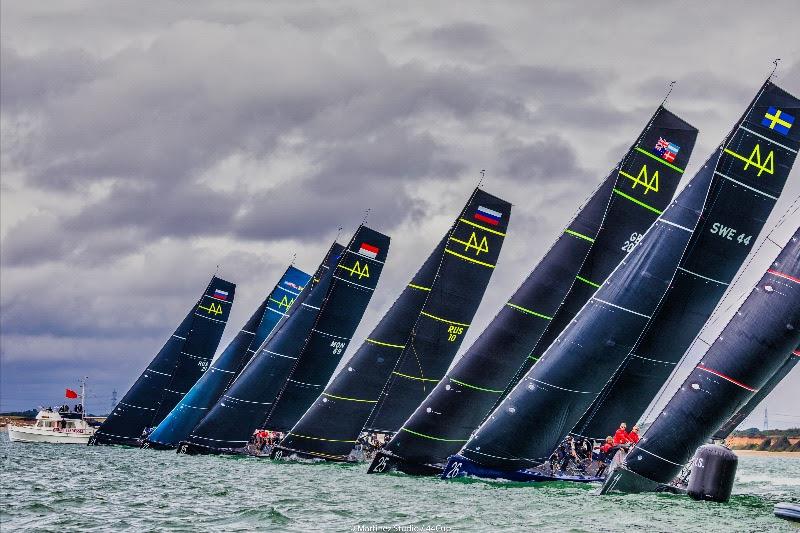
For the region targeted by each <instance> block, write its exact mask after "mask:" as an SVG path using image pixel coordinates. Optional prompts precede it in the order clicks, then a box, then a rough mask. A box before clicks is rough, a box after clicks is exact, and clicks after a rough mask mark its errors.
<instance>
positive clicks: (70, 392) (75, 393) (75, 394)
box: [66, 389, 78, 398]
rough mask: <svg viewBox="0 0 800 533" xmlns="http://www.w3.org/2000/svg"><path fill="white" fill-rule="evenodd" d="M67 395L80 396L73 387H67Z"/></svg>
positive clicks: (71, 396) (70, 396)
mask: <svg viewBox="0 0 800 533" xmlns="http://www.w3.org/2000/svg"><path fill="white" fill-rule="evenodd" d="M66 396H67V398H77V397H78V393H77V392H75V391H74V390H72V389H67V394H66Z"/></svg>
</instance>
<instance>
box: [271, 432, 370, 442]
mask: <svg viewBox="0 0 800 533" xmlns="http://www.w3.org/2000/svg"><path fill="white" fill-rule="evenodd" d="M289 435H291V436H292V437H300V438H301V439H309V440H322V441H325V442H352V443H353V444H355V443H356V441H354V440H340V439H323V438H322V437H309V436H307V435H298V434H297V433H289ZM289 435H287V437H288V436H289Z"/></svg>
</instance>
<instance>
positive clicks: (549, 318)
mask: <svg viewBox="0 0 800 533" xmlns="http://www.w3.org/2000/svg"><path fill="white" fill-rule="evenodd" d="M506 305H507V306H509V307H511V308H513V309H516V310H517V311H522V312H523V313H527V314H529V315H533V316H538V317H539V318H544V319H545V320H553V317H551V316H547V315H543V314H542V313H537V312H536V311H531V310H530V309H525V308H524V307H522V306H521V305H517V304H512V303H511V302H506Z"/></svg>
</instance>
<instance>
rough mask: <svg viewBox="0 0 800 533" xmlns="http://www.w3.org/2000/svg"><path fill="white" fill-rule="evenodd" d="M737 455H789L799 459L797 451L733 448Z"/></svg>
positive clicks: (799, 455)
mask: <svg viewBox="0 0 800 533" xmlns="http://www.w3.org/2000/svg"><path fill="white" fill-rule="evenodd" d="M733 452H734V453H735V454H736V455H738V456H739V457H758V456H763V457H790V458H792V459H800V453H798V452H770V451H766V450H763V451H762V450H733Z"/></svg>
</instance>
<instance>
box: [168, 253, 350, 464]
mask: <svg viewBox="0 0 800 533" xmlns="http://www.w3.org/2000/svg"><path fill="white" fill-rule="evenodd" d="M343 251H344V246H342V245H341V244H339V243H338V242H334V243H333V244H331V246H330V248H329V249H328V250H327V252H326V253H325V256H324V257H323V259H322V262H321V263H320V264H319V267H317V270H316V271H315V273H314V275H313V276H312V277H311V280H310V281H309V283H307V284H306V285H305V287H304V288H303V290H302V291H300V294H299V295H298V296H297V298H296V299H295V302H294V304H293V305H292V306H291V307H290V308H289V310H288V312H287V313H286V314H287V315H288V316H286V317H283V318H281V320H280V321H279V322H278V324H277V325H276V326H275V328H274V329H273V330H272V332H271V333H270V334H269V335H268V336H267V338H266V339H265V340H264V342H263V343H261V346H259V347H258V349H257V350H256V353H255V354H253V356H252V357H251V359H250V362H249V363H248V364H247V366H245V367H244V368H243V369H242V371H241V372H240V373H239V376H238V377H237V378H236V379H235V380H234V381H233V383H231V384H230V385H229V386H228V388H227V390H226V391H225V392H224V393H223V394H222V396H220V398H219V399H218V400H217V402H216V403H215V404H214V405H213V406H212V407H211V409H209V410H207V411H206V414H205V416H204V417H203V419H202V420H200V422H199V423H198V424H197V425H196V426H195V427H194V428H193V429H192V431H191V433H190V434H189V437H188V438H187V439H186V440H184V441H181V443H180V444H179V446H178V451H179V452H180V453H221V451H230V452H232V453H233V452H235V451H236V450H239V449H240V448H242V447H243V446H245V445H246V444H247V440H248V439H249V437H250V434H251V433H252V431H251V432H247V429H246V428H247V427H248V426H250V425H251V424H253V423H255V424H256V425H258V424H259V423H261V421H262V420H264V417H265V416H266V413H267V411H268V409H269V406H270V405H271V404H272V402H273V401H274V399H275V396H277V394H278V392H279V390H280V386H281V385H282V383H283V380H285V379H286V378H287V377H288V375H289V373H290V372H291V368H292V366H293V365H294V361H295V360H296V357H297V353H298V352H299V351H300V350H301V349H302V345H303V341H304V339H305V338H306V336H308V332H309V330H310V329H311V327H312V326H313V324H314V320H316V317H317V314H318V312H319V307H320V305H321V303H322V301H323V300H324V299H325V294H326V292H327V289H328V287H329V285H330V281H331V279H332V278H331V276H330V274H329V273H330V270H331V268H332V267H333V266H334V265H336V263H337V261H338V260H339V258H340V256H341V255H342V254H343ZM265 381H266V382H268V384H267V385H268V386H267V387H264V386H262V383H263V382H265ZM242 428H245V429H242ZM245 433H246V434H245ZM218 449H219V450H220V451H218Z"/></svg>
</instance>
